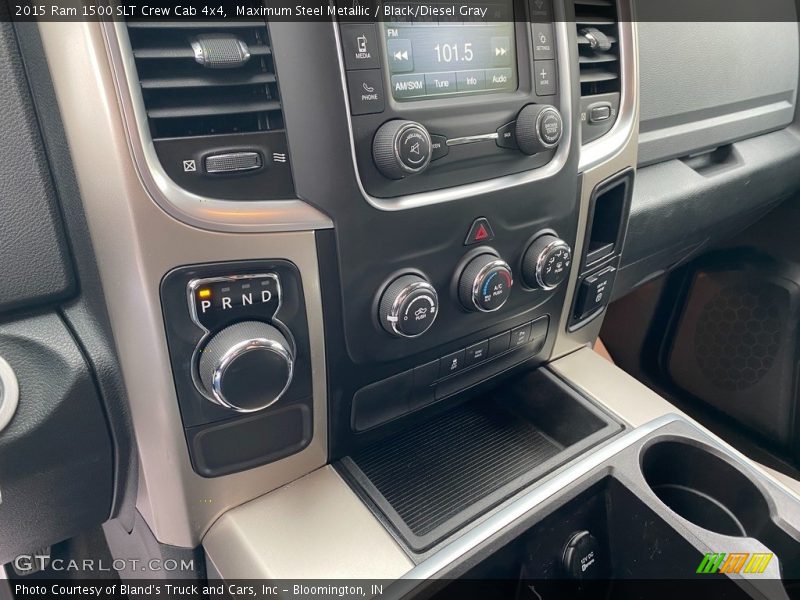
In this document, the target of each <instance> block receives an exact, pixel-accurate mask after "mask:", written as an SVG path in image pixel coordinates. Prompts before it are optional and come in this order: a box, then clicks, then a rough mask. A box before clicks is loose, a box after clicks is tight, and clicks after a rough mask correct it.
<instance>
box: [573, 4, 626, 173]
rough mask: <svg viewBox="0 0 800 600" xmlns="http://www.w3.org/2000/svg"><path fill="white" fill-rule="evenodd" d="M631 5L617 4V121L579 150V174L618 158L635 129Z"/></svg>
mask: <svg viewBox="0 0 800 600" xmlns="http://www.w3.org/2000/svg"><path fill="white" fill-rule="evenodd" d="M631 2H632V0H620V1H618V2H617V7H618V11H617V12H618V17H619V18H618V24H619V57H620V76H621V78H622V79H621V80H622V85H621V86H620V92H621V93H620V102H619V111H618V114H617V120H616V121H615V122H614V125H612V127H611V129H610V130H609V131H608V132H607V133H605V134H604V135H602V136H600V137H599V138H597V139H596V140H594V141H591V142H589V143H588V144H586V145H584V146H581V158H580V163H579V167H578V172H579V173H583V172H584V171H588V170H589V169H593V168H594V167H597V166H598V165H600V164H602V163H604V162H606V161H608V160H610V159H611V158H612V157H613V156H614V155H616V154H618V153H619V152H620V151H621V150H623V149H624V148H625V146H627V144H628V142H629V140H630V138H631V136H632V135H633V134H634V131H635V129H636V128H635V125H636V124H637V123H636V120H637V118H638V116H637V110H636V102H637V95H638V91H639V89H638V87H639V86H638V81H639V78H638V72H639V66H638V63H637V51H636V44H637V42H636V27H635V25H634V23H633V18H634V16H633V14H632V9H631V6H630V5H631Z"/></svg>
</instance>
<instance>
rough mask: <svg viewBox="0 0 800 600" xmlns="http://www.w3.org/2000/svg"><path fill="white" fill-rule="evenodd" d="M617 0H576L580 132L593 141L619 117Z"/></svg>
mask: <svg viewBox="0 0 800 600" xmlns="http://www.w3.org/2000/svg"><path fill="white" fill-rule="evenodd" d="M618 21H619V18H618V13H617V3H616V0H575V26H576V27H577V30H578V31H577V33H578V62H579V65H578V66H579V70H580V80H581V133H582V137H583V142H584V143H586V142H590V141H592V140H594V139H597V138H598V137H600V136H602V135H603V134H605V133H607V132H608V131H609V130H610V129H611V127H612V125H613V124H614V121H615V120H616V116H617V111H618V109H619V97H620V94H619V92H620V89H621V83H622V79H621V74H620V48H619V37H620V36H619V22H618Z"/></svg>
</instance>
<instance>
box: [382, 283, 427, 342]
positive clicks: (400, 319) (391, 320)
mask: <svg viewBox="0 0 800 600" xmlns="http://www.w3.org/2000/svg"><path fill="white" fill-rule="evenodd" d="M438 313H439V296H438V294H437V293H436V289H435V288H434V287H433V286H432V285H431V284H430V283H428V282H427V281H426V280H425V279H424V278H422V277H420V276H419V275H411V274H409V275H403V276H401V277H398V278H397V279H395V280H394V281H393V282H392V283H390V284H389V286H388V287H387V288H386V290H385V291H384V292H383V294H382V295H381V298H380V301H379V308H378V320H379V321H380V322H381V326H382V327H383V328H384V329H385V330H386V331H388V332H389V333H391V334H392V335H395V336H397V337H405V338H415V337H418V336H420V335H422V334H423V333H425V332H426V331H428V329H430V327H431V325H433V322H434V321H435V320H436V316H437V315H438Z"/></svg>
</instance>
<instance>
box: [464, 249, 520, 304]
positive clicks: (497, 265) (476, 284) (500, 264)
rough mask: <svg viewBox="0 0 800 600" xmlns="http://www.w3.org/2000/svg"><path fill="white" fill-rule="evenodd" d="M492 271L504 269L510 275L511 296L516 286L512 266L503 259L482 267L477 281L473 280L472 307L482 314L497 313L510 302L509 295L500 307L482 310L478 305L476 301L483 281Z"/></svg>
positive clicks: (509, 287)
mask: <svg viewBox="0 0 800 600" xmlns="http://www.w3.org/2000/svg"><path fill="white" fill-rule="evenodd" d="M492 269H504V270H505V271H506V272H507V273H508V278H509V280H510V283H509V284H508V290H509V294H510V293H511V288H512V286H513V285H514V273H513V272H512V271H511V266H510V265H509V264H508V263H507V262H506V261H504V260H503V259H502V258H498V259H496V260H493V261H492V262H490V263H487V264H485V265H484V266H483V267H481V270H480V271H478V274H477V275H475V279H473V280H472V305H473V306H474V307H475V309H476V310H479V311H480V312H484V313H493V312H496V311H498V310H500V309H501V308H503V306H505V304H506V302H508V294H506V298H505V300H503V301H502V302H501V303H500V306H498V307H496V308H491V309H489V308H482V307H481V306H479V305H478V302H477V301H476V300H475V298H476V297H477V296H478V292H479V291H480V288H481V281H483V278H484V277H486V275H487V274H488V273H489V271H491V270H492Z"/></svg>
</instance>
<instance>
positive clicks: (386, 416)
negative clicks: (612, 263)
mask: <svg viewBox="0 0 800 600" xmlns="http://www.w3.org/2000/svg"><path fill="white" fill-rule="evenodd" d="M549 324H550V317H549V316H544V317H539V318H538V319H536V320H535V321H531V322H529V323H525V324H524V325H522V326H520V327H516V328H515V329H514V330H512V331H505V332H503V333H500V334H497V335H495V336H492V337H491V338H489V339H484V340H480V341H478V342H476V343H474V344H471V345H470V346H467V347H466V348H462V349H461V350H458V351H456V352H451V353H449V354H447V355H446V356H443V357H442V358H440V359H439V360H434V361H431V362H428V363H425V364H423V365H419V366H417V367H414V368H413V369H409V370H408V371H404V372H402V373H399V374H397V375H393V376H391V377H389V378H387V379H383V380H381V381H378V382H375V383H372V384H370V385H368V386H366V387H364V388H362V389H361V390H359V391H358V392H356V394H355V397H354V398H353V406H352V410H351V426H352V428H353V430H354V431H365V430H367V429H371V428H373V427H377V426H378V425H381V424H383V423H386V422H388V421H391V420H393V419H396V418H398V417H401V416H403V415H406V414H408V413H410V412H413V411H415V410H418V409H420V408H424V407H425V406H427V405H429V404H431V403H433V402H434V401H436V400H441V399H443V398H446V397H447V396H451V395H453V394H455V393H458V392H459V391H461V390H464V389H466V388H468V387H470V386H472V385H475V384H476V383H479V382H480V381H482V380H483V379H485V377H486V374H485V371H484V370H482V368H483V367H488V366H489V365H497V367H496V368H497V370H498V372H499V371H502V370H505V369H507V368H511V367H513V366H514V365H517V364H519V363H521V362H524V361H525V360H527V359H528V358H531V357H533V356H535V355H536V354H538V353H539V352H541V351H542V348H544V344H545V341H546V339H547V331H548V327H549ZM515 331H524V332H525V336H524V339H525V340H526V341H525V342H524V343H522V344H521V345H518V346H516V345H514V344H510V345H509V342H510V341H511V339H512V336H513V332H515Z"/></svg>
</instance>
